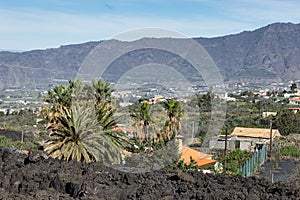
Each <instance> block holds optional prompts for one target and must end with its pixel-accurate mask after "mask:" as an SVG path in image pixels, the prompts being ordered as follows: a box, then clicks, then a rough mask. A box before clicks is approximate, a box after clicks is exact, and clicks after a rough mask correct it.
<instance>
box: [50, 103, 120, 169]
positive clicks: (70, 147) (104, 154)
mask: <svg viewBox="0 0 300 200" xmlns="http://www.w3.org/2000/svg"><path fill="white" fill-rule="evenodd" d="M91 103H92V102H89V101H86V102H80V103H74V104H72V105H71V108H70V109H69V108H67V107H64V106H61V107H60V108H59V113H60V115H59V116H58V117H57V123H50V124H49V126H48V127H47V129H48V130H50V134H49V136H50V139H49V140H48V141H47V144H48V146H47V147H46V148H45V151H46V152H47V153H48V154H49V155H50V156H51V157H53V158H58V159H64V160H68V161H69V160H73V159H74V160H77V161H79V162H93V161H109V162H110V163H115V164H116V163H120V160H121V156H120V151H119V149H118V147H117V146H116V145H115V143H114V142H113V141H112V140H111V139H110V138H109V137H108V136H107V134H105V132H104V130H103V129H102V127H101V126H100V125H99V122H98V120H97V118H96V117H95V116H96V113H95V112H96V111H95V108H94V106H90V105H92V104H91Z"/></svg>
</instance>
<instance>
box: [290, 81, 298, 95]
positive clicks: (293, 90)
mask: <svg viewBox="0 0 300 200" xmlns="http://www.w3.org/2000/svg"><path fill="white" fill-rule="evenodd" d="M296 89H297V84H296V83H293V84H292V85H291V93H296V92H297V90H296Z"/></svg>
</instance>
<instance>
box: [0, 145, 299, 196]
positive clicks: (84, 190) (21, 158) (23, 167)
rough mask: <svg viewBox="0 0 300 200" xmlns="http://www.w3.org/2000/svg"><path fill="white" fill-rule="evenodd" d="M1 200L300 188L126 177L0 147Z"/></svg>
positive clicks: (181, 176)
mask: <svg viewBox="0 0 300 200" xmlns="http://www.w3.org/2000/svg"><path fill="white" fill-rule="evenodd" d="M0 168H1V173H0V180H1V182H0V199H28V200H29V199H149V200H150V199H151V200H152V199H165V200H167V199H170V200H171V199H228V200H232V199H249V200H252V199H264V200H267V199H272V200H273V199H278V200H279V199H280V200H282V199H287V200H288V199H289V200H290V199H300V188H296V187H295V186H293V185H288V184H286V185H284V184H282V183H276V184H271V183H270V182H268V181H266V180H262V179H258V178H255V177H251V178H243V177H241V176H229V175H224V174H222V175H212V174H203V173H200V172H196V171H194V172H188V173H185V172H180V171H170V170H160V171H154V172H147V173H126V172H122V171H118V170H115V169H112V168H109V167H106V166H104V165H102V164H101V163H91V164H82V163H78V162H73V161H71V162H65V161H60V160H56V159H51V158H49V159H47V158H46V155H45V154H44V153H43V152H41V151H34V152H31V153H30V154H29V155H27V154H24V153H23V152H21V151H18V150H14V149H7V148H3V147H0Z"/></svg>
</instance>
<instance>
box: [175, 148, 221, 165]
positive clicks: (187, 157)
mask: <svg viewBox="0 0 300 200" xmlns="http://www.w3.org/2000/svg"><path fill="white" fill-rule="evenodd" d="M179 153H180V154H181V156H180V159H179V160H183V162H184V163H185V164H187V165H188V164H190V162H191V158H192V159H193V160H194V161H195V162H196V165H197V166H198V167H199V168H200V169H207V168H209V167H210V166H213V165H214V164H215V163H216V162H217V161H216V160H213V159H212V155H210V154H205V153H201V152H199V151H197V150H195V149H192V148H189V147H186V146H183V147H182V148H181V150H180V152H179Z"/></svg>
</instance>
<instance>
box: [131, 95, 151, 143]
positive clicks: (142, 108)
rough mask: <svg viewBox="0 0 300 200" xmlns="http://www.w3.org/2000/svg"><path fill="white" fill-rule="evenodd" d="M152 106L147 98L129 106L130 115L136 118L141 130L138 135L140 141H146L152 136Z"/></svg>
mask: <svg viewBox="0 0 300 200" xmlns="http://www.w3.org/2000/svg"><path fill="white" fill-rule="evenodd" d="M150 108H151V104H150V103H148V102H147V101H146V100H140V101H139V102H138V103H137V104H134V105H132V106H131V107H130V108H129V112H130V117H132V118H133V119H134V120H135V122H136V124H137V125H138V127H139V128H140V130H141V131H140V134H138V136H137V137H138V138H139V140H140V141H146V140H147V139H149V137H150V136H149V134H148V128H149V126H150V123H151V117H150Z"/></svg>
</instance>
